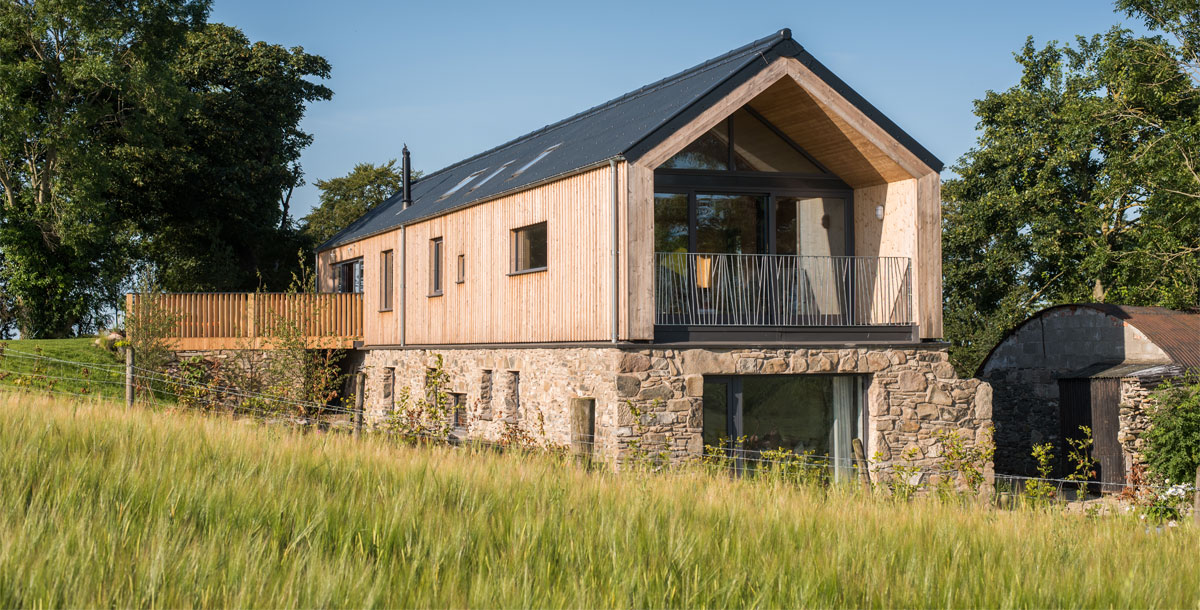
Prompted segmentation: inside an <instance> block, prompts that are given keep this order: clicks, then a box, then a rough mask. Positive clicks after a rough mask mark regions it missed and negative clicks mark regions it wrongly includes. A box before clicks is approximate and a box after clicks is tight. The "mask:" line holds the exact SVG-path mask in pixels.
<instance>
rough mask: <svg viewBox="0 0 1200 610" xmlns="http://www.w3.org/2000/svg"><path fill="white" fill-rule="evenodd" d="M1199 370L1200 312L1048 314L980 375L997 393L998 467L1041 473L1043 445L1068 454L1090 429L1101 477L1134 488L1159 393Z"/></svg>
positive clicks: (1077, 309)
mask: <svg viewBox="0 0 1200 610" xmlns="http://www.w3.org/2000/svg"><path fill="white" fill-rule="evenodd" d="M1189 370H1200V314H1196V313H1185V312H1179V311H1173V310H1170V309H1165V308H1161V307H1131V306H1122V305H1110V304H1096V303H1090V304H1073V305H1061V306H1057V307H1050V308H1048V309H1044V310H1042V311H1041V312H1038V313H1037V314H1035V315H1033V316H1032V317H1030V318H1029V319H1028V320H1026V321H1025V322H1023V323H1021V324H1020V325H1019V326H1017V327H1016V328H1015V329H1014V330H1013V331H1012V332H1010V333H1009V334H1008V336H1006V337H1005V338H1004V339H1003V340H1002V341H1001V342H1000V343H999V344H998V345H997V346H996V347H995V348H993V349H992V352H991V353H990V354H989V355H988V357H987V359H986V360H984V362H983V365H982V366H981V367H980V370H979V376H980V377H981V378H983V379H984V380H985V381H988V382H990V383H991V384H992V386H993V388H994V398H993V401H994V409H993V420H994V422H995V426H996V445H997V447H996V471H997V472H1003V473H1011V474H1026V475H1029V474H1033V473H1034V472H1033V470H1034V463H1033V459H1032V457H1031V456H1030V451H1031V448H1032V446H1033V445H1035V444H1039V443H1045V442H1050V443H1053V444H1054V446H1055V455H1057V456H1059V457H1060V458H1061V457H1062V456H1063V455H1065V452H1066V449H1065V446H1064V445H1065V443H1064V440H1065V439H1066V438H1067V437H1068V436H1077V434H1078V430H1079V426H1088V427H1090V428H1091V429H1092V435H1093V438H1094V440H1095V445H1094V451H1093V455H1094V457H1095V458H1096V459H1097V460H1098V461H1099V468H1098V470H1099V475H1098V476H1099V477H1100V480H1102V481H1105V482H1109V483H1122V482H1125V481H1126V480H1127V478H1128V476H1129V474H1130V473H1131V471H1132V469H1133V468H1135V467H1136V466H1138V465H1140V464H1143V457H1142V448H1143V440H1142V438H1141V435H1142V432H1144V431H1145V430H1146V426H1147V415H1148V409H1149V408H1150V407H1151V406H1152V404H1153V396H1152V395H1153V392H1154V390H1155V389H1157V388H1158V387H1159V386H1160V385H1161V384H1162V383H1163V382H1164V381H1165V380H1168V379H1173V378H1178V377H1180V376H1182V375H1184V374H1185V373H1186V372H1187V371H1189ZM1058 467H1059V469H1060V470H1059V473H1060V474H1061V469H1062V468H1063V465H1062V464H1061V463H1060V464H1059V465H1058Z"/></svg>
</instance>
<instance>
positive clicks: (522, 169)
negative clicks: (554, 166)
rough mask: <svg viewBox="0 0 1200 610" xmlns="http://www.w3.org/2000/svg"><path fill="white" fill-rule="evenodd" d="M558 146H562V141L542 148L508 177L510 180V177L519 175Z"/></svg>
mask: <svg viewBox="0 0 1200 610" xmlns="http://www.w3.org/2000/svg"><path fill="white" fill-rule="evenodd" d="M559 146H562V142H559V143H558V144H555V145H554V146H551V147H550V148H547V149H546V150H543V151H542V152H540V153H538V156H536V157H534V158H533V160H532V161H530V162H529V163H526V164H525V165H522V166H521V168H520V169H518V170H517V171H515V172H513V175H512V176H509V179H510V180H511V179H513V178H516V177H517V176H520V175H521V174H523V173H525V170H527V169H529V168H531V167H533V164H534V163H537V162H538V161H541V160H542V159H545V158H546V155H548V154H550V153H552V152H554V149H555V148H558V147H559Z"/></svg>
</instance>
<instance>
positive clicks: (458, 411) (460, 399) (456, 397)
mask: <svg viewBox="0 0 1200 610" xmlns="http://www.w3.org/2000/svg"><path fill="white" fill-rule="evenodd" d="M450 405H451V406H452V407H453V409H454V413H453V416H452V419H453V422H452V423H453V426H454V427H455V428H457V429H459V430H464V431H465V430H466V428H467V395H466V394H464V393H461V392H451V393H450Z"/></svg>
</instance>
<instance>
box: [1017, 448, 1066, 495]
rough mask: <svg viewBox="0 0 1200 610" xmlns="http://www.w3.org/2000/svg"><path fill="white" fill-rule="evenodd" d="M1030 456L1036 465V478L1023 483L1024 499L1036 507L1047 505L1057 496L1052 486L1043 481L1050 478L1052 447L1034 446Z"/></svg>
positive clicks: (1052, 461)
mask: <svg viewBox="0 0 1200 610" xmlns="http://www.w3.org/2000/svg"><path fill="white" fill-rule="evenodd" d="M1032 455H1033V459H1034V460H1036V461H1037V464H1038V466H1037V469H1038V478H1036V479H1029V480H1028V481H1025V497H1026V498H1027V499H1028V500H1029V501H1030V503H1032V504H1033V505H1034V506H1038V505H1041V504H1043V503H1049V502H1050V501H1051V500H1053V499H1054V498H1055V497H1056V496H1057V495H1058V492H1057V491H1056V490H1055V489H1054V485H1052V484H1051V483H1049V482H1047V481H1044V480H1043V479H1048V478H1050V471H1051V469H1053V468H1054V466H1053V464H1054V445H1052V444H1050V443H1042V444H1040V445H1034V446H1033V453H1032Z"/></svg>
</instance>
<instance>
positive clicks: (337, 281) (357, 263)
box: [329, 256, 365, 294]
mask: <svg viewBox="0 0 1200 610" xmlns="http://www.w3.org/2000/svg"><path fill="white" fill-rule="evenodd" d="M362 266H363V257H361V256H355V257H353V258H348V259H346V260H343V261H337V262H336V263H330V265H329V270H330V272H331V273H333V291H334V292H335V293H337V294H362V293H361V292H356V291H355V290H354V288H355V286H354V285H355V284H356V283H357V284H358V285H359V286H360V287H362V286H363V284H365V282H363V281H362ZM347 267H348V268H349V269H350V290H345V291H344V290H342V271H343V269H344V268H347ZM356 269H357V270H358V271H357V272H356V271H355V270H356Z"/></svg>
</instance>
